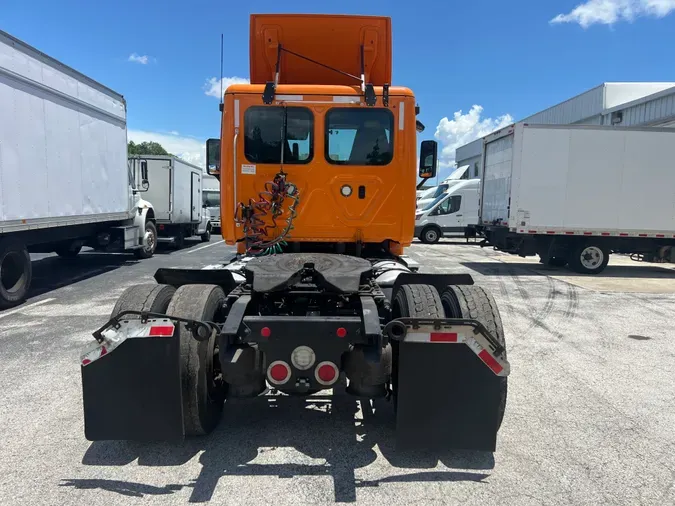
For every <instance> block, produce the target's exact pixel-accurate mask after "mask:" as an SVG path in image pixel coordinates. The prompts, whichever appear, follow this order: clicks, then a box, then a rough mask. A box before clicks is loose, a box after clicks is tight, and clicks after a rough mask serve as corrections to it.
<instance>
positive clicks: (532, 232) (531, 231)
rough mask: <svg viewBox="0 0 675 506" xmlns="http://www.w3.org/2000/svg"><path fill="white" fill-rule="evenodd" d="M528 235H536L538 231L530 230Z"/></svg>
mask: <svg viewBox="0 0 675 506" xmlns="http://www.w3.org/2000/svg"><path fill="white" fill-rule="evenodd" d="M527 233H528V234H536V233H537V231H536V230H528V231H527Z"/></svg>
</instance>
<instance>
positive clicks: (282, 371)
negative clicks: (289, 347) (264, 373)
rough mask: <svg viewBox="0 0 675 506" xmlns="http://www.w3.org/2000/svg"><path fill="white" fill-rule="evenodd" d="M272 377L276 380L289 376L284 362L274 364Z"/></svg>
mask: <svg viewBox="0 0 675 506" xmlns="http://www.w3.org/2000/svg"><path fill="white" fill-rule="evenodd" d="M270 377H271V378H272V379H273V380H274V381H279V382H281V381H284V380H285V379H286V378H287V377H288V368H287V367H286V366H284V365H282V364H276V365H273V366H272V367H271V368H270Z"/></svg>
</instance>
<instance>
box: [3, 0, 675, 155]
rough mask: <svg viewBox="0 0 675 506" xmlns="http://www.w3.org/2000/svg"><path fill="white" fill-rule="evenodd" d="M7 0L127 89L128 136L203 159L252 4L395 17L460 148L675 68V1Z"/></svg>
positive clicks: (397, 45) (112, 83)
mask: <svg viewBox="0 0 675 506" xmlns="http://www.w3.org/2000/svg"><path fill="white" fill-rule="evenodd" d="M1 3H2V8H1V9H0V28H2V29H3V30H5V31H8V32H9V33H11V34H12V35H14V36H16V37H18V38H20V39H22V40H24V41H26V42H27V43H29V44H31V45H33V46H35V47H37V48H38V49H40V50H42V51H44V52H45V53H47V54H49V55H51V56H53V57H55V58H57V59H59V60H61V61H63V62H64V63H66V64H68V65H70V66H72V67H74V68H76V69H77V70H79V71H81V72H83V73H85V74H87V75H89V76H91V77H92V78H94V79H96V80H98V81H100V82H102V83H103V84H105V85H107V86H109V87H111V88H113V89H114V90H116V91H118V92H120V93H122V94H123V95H124V96H125V97H126V99H127V104H128V125H129V130H130V137H131V138H133V139H137V140H143V139H145V138H148V139H149V138H152V139H154V140H160V141H163V143H164V144H167V148H168V149H170V150H173V152H177V153H182V154H184V155H185V156H186V157H188V158H190V159H192V160H194V161H197V162H201V161H202V158H201V157H202V156H203V152H202V143H203V141H204V139H206V138H208V137H211V136H217V135H218V133H219V123H218V121H219V112H218V99H217V98H216V97H212V96H208V95H207V94H206V93H205V91H207V90H208V86H206V83H207V81H208V80H209V79H211V78H215V77H217V76H218V75H219V72H220V63H219V52H220V48H219V44H220V34H221V32H223V33H224V37H225V64H224V75H225V76H226V77H240V78H247V77H248V29H249V15H250V14H251V12H309V13H312V12H335V9H337V8H338V7H339V8H340V13H353V14H377V15H388V16H391V17H392V23H393V40H394V67H393V68H394V84H399V85H404V86H408V87H410V88H412V89H413V90H414V91H415V94H416V96H417V99H418V101H419V103H420V106H421V111H422V112H421V117H420V119H421V120H422V121H423V122H424V123H425V125H426V126H427V130H426V131H425V132H424V134H422V138H433V137H434V135H435V134H436V133H437V127H438V125H439V124H441V125H442V128H440V129H439V131H438V135H437V138H438V139H439V141H441V142H442V143H443V144H444V145H445V146H450V147H452V146H454V145H456V144H458V143H459V144H460V145H461V144H464V143H465V142H466V141H468V140H471V138H472V137H475V135H477V134H478V133H480V132H483V131H485V130H486V129H487V130H489V129H490V128H493V127H495V126H498V125H499V124H500V122H505V121H508V120H510V119H516V120H517V119H519V118H522V117H525V116H527V115H529V114H531V113H534V112H537V111H539V110H541V109H544V108H546V107H548V106H550V105H553V104H555V103H558V102H560V101H562V100H565V99H567V98H570V97H572V96H573V95H576V94H578V93H581V92H582V91H585V90H587V89H589V88H591V87H593V86H596V85H598V84H600V83H602V82H604V81H675V65H673V64H672V48H673V47H675V0H571V1H568V0H559V1H554V0H547V1H541V0H521V1H518V2H503V1H493V0H473V1H470V2H455V1H448V0H429V1H421V0H420V1H418V2H407V1H406V2H403V1H399V0H395V1H388V2H387V1H380V0H368V1H364V0H360V1H353V0H342V1H341V2H339V3H333V2H331V3H328V2H320V1H316V0H314V1H307V0H299V1H290V0H286V1H284V2H280V1H276V2H275V1H267V0H265V1H258V2H255V8H252V7H250V5H251V4H253V2H251V3H246V2H228V1H223V0H220V1H207V0H193V1H192V2H180V1H176V0H167V1H163V2H159V1H154V0H142V1H138V0H136V1H133V2H132V1H128V0H117V1H115V2H91V1H87V2H85V1H80V2H78V1H73V0H61V1H59V2H54V1H53V0H49V1H45V0H31V1H29V2H20V1H18V0H2V2H1ZM322 5H324V6H325V7H322ZM411 6H414V8H412V9H411ZM553 20H555V21H553ZM552 21H553V22H552ZM132 55H136V56H137V57H133V58H130V57H131V56H132ZM216 88H217V89H219V86H217V85H216ZM473 106H478V108H474V109H473V112H470V111H471V109H472V107H473ZM459 111H461V114H460V115H459V116H457V118H455V116H454V115H455V114H456V113H458V112H459ZM507 115H508V116H507ZM504 116H506V118H504ZM443 118H447V119H446V120H445V121H444V120H443ZM171 132H173V133H171ZM446 151H447V150H446ZM445 161H446V162H452V160H451V159H447V158H446V160H445Z"/></svg>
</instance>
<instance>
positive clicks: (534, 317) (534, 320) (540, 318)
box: [508, 267, 564, 340]
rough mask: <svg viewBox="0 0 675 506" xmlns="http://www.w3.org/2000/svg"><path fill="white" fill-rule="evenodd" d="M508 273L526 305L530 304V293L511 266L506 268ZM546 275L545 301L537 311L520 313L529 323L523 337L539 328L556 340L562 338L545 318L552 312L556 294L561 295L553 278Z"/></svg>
mask: <svg viewBox="0 0 675 506" xmlns="http://www.w3.org/2000/svg"><path fill="white" fill-rule="evenodd" d="M508 273H509V275H510V276H511V278H512V279H513V281H514V283H515V285H516V288H517V289H518V292H519V293H520V296H521V297H522V298H523V300H524V301H525V303H526V305H527V306H531V299H530V295H529V294H528V293H527V290H526V289H525V286H524V285H523V282H522V280H521V279H520V277H519V276H518V275H517V274H516V272H515V270H514V269H513V268H510V267H509V268H508ZM545 277H546V282H547V284H548V293H547V294H546V302H544V305H543V307H542V308H541V309H539V310H538V311H537V312H535V313H534V314H532V313H530V312H527V311H523V312H522V313H521V316H522V317H523V318H525V319H526V320H528V321H529V325H528V326H527V327H526V329H525V331H524V333H523V337H525V336H526V335H527V334H529V332H530V331H531V330H532V329H534V328H535V327H536V328H540V329H542V330H544V331H546V332H548V333H549V334H551V335H552V336H553V337H555V338H556V339H558V340H562V339H563V337H564V336H563V334H562V333H561V332H558V331H557V330H555V328H554V327H552V326H550V325H548V324H547V323H546V322H545V320H546V319H547V318H548V317H549V315H550V314H551V313H552V312H553V307H554V305H555V302H556V299H557V297H558V295H563V293H562V292H559V291H558V290H557V289H556V287H555V283H554V281H553V278H551V277H549V276H545Z"/></svg>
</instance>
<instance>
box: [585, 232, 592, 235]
mask: <svg viewBox="0 0 675 506" xmlns="http://www.w3.org/2000/svg"><path fill="white" fill-rule="evenodd" d="M584 235H593V232H584Z"/></svg>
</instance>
